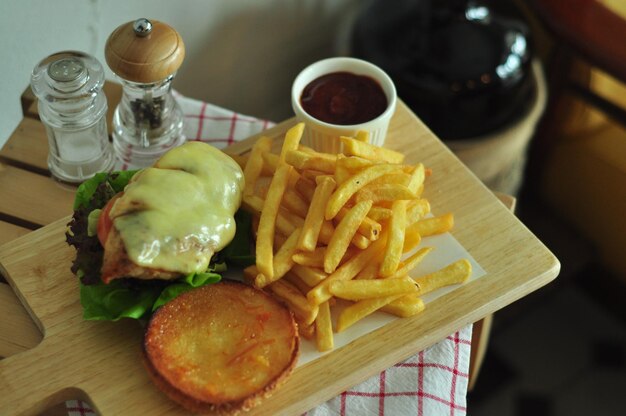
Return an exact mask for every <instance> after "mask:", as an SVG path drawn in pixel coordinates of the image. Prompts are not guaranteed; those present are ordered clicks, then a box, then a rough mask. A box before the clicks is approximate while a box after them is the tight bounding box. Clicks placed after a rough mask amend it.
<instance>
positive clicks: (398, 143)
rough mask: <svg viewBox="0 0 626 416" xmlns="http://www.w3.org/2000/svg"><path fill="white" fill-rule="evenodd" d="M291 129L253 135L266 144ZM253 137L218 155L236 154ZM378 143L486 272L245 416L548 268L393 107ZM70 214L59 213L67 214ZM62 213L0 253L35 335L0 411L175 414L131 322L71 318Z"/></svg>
mask: <svg viewBox="0 0 626 416" xmlns="http://www.w3.org/2000/svg"><path fill="white" fill-rule="evenodd" d="M294 123H295V121H294V120H288V121H286V122H284V123H281V124H279V125H277V126H276V127H274V128H272V129H270V130H267V131H265V132H264V133H263V134H264V135H267V136H270V137H274V138H276V139H277V140H275V146H276V147H277V148H278V147H279V146H280V141H281V140H280V139H281V138H282V137H283V135H284V133H285V131H286V130H287V129H288V128H289V127H290V126H292V125H293V124H294ZM256 138H257V136H255V137H251V138H250V139H248V140H245V141H243V142H240V143H237V144H235V145H234V146H232V147H231V148H229V150H228V151H229V153H236V154H244V153H246V152H247V151H249V150H250V147H251V145H252V144H253V143H254V141H255V140H256ZM386 146H387V147H389V148H392V149H396V150H399V151H401V152H403V153H405V154H406V161H407V162H408V163H417V162H423V163H424V164H425V165H426V166H427V167H430V168H432V169H433V175H432V176H431V177H430V178H429V179H428V183H427V187H426V192H425V196H426V197H427V198H428V200H429V201H430V202H431V206H432V211H433V212H434V213H435V214H437V213H444V212H448V211H452V212H453V213H454V214H455V223H456V225H455V228H454V230H453V235H454V236H455V237H456V238H457V240H458V241H459V242H460V243H461V244H462V245H463V246H464V247H465V248H466V249H467V251H469V253H470V254H471V255H472V256H473V257H474V259H476V260H477V261H478V263H479V264H480V265H481V266H482V267H483V268H484V269H485V270H486V271H487V275H486V276H484V277H482V278H480V279H478V280H475V281H472V282H470V283H468V284H467V285H464V286H462V287H460V288H458V289H457V290H455V291H454V292H452V293H450V294H448V295H445V296H443V297H441V298H439V299H437V300H435V301H433V302H432V303H429V304H428V306H427V308H426V310H425V311H424V312H423V313H422V314H420V315H418V316H416V317H413V318H405V319H397V320H395V321H393V322H391V323H389V324H387V325H386V326H384V327H382V328H380V329H378V330H376V331H374V332H372V333H370V334H368V335H366V336H363V337H361V338H359V339H356V340H355V341H353V342H352V343H350V344H349V345H347V346H345V347H343V348H340V349H336V350H334V351H332V352H331V353H329V354H327V355H325V356H323V357H322V358H320V359H318V360H315V361H313V362H311V363H308V364H306V365H304V366H302V367H299V368H297V369H296V370H295V372H294V374H293V375H292V377H291V378H290V379H289V380H288V381H287V383H286V384H285V385H284V386H283V387H282V388H281V389H279V390H278V391H277V392H276V393H275V394H274V396H273V397H272V399H270V400H266V401H265V402H263V403H262V404H261V406H259V407H257V408H255V409H253V411H251V412H250V414H254V415H277V414H290V415H291V414H301V413H302V412H304V411H306V410H308V409H310V408H312V407H314V406H315V405H317V404H319V403H321V402H323V401H325V400H328V399H330V398H331V397H334V396H335V395H337V394H339V393H341V392H342V391H344V390H346V389H347V388H349V387H351V386H353V385H355V384H357V383H359V382H361V381H363V380H364V379H366V378H367V377H369V376H371V375H373V374H375V373H378V372H380V371H382V370H383V369H385V368H388V367H390V366H391V365H393V364H395V363H397V362H399V361H401V360H403V359H405V358H407V357H409V356H410V355H412V354H415V353H416V352H418V351H420V350H422V349H424V348H426V347H428V346H430V345H432V344H433V343H435V342H437V341H439V340H440V339H443V338H444V337H446V336H448V335H449V334H450V333H452V332H454V331H455V330H458V329H459V328H461V327H463V326H464V325H467V324H470V323H473V322H475V321H477V320H479V319H481V318H483V317H484V316H486V315H488V314H490V313H492V312H494V311H496V310H498V309H500V308H502V307H504V306H506V305H508V304H509V303H511V302H513V301H515V300H516V299H518V298H520V297H523V296H525V295H527V294H528V293H530V292H532V291H534V290H536V289H538V288H539V287H541V286H543V285H545V284H546V283H548V282H549V281H551V280H552V279H554V278H555V277H556V276H557V274H558V272H559V268H560V265H559V262H558V260H557V259H556V258H555V257H554V255H553V254H552V253H551V252H550V251H549V250H548V249H547V248H546V247H545V246H544V245H543V244H542V243H541V242H540V241H539V240H538V239H537V238H536V237H535V236H534V235H533V234H532V233H531V232H530V231H529V230H528V229H527V228H526V227H525V226H524V225H523V224H522V223H520V222H519V221H518V220H517V219H516V218H515V217H514V216H513V215H512V214H511V213H510V212H509V210H508V209H507V208H506V207H505V206H504V205H503V204H502V203H501V202H500V201H499V200H498V199H497V198H496V197H495V196H494V195H493V194H492V193H491V192H490V191H489V190H488V189H487V188H486V187H485V186H484V185H483V184H482V183H481V182H480V181H479V180H478V179H477V178H476V177H475V176H474V175H473V174H472V173H471V172H470V171H469V170H468V169H467V168H466V167H465V166H464V165H463V164H462V163H461V162H460V161H459V160H458V159H457V158H456V157H455V156H454V155H453V154H452V153H451V152H450V151H449V150H448V149H447V148H446V147H445V146H444V145H443V144H442V143H441V142H440V141H439V140H438V139H437V138H436V137H435V136H434V135H433V134H432V133H431V132H430V131H429V130H428V129H427V128H426V127H425V126H424V125H423V124H422V123H421V122H420V121H419V119H418V118H417V117H416V116H415V115H414V114H413V113H412V112H411V111H410V110H409V109H408V108H407V107H406V106H405V105H404V104H403V103H399V105H398V109H397V111H396V114H395V116H394V118H393V119H392V122H391V126H390V129H389V133H388V138H387V143H386ZM68 214H70V212H68ZM68 220H69V217H66V218H63V219H61V220H59V221H56V222H54V223H52V224H50V225H48V226H46V227H44V228H42V229H40V230H37V231H35V232H33V233H30V234H27V235H25V236H22V237H20V238H18V239H16V240H14V241H12V242H11V243H9V244H5V245H3V246H2V247H0V272H1V273H2V274H3V275H4V277H5V278H6V280H7V281H8V282H9V283H10V284H11V285H12V286H13V288H14V290H15V291H16V293H17V295H18V297H19V298H20V300H21V301H22V302H23V303H24V305H25V307H26V309H27V310H28V312H29V313H30V315H31V316H32V317H33V319H34V320H35V322H36V323H37V325H38V326H39V328H40V329H41V331H42V333H43V340H42V341H41V343H40V344H39V345H37V346H36V347H34V348H33V349H31V350H28V351H25V352H22V353H19V354H16V355H14V356H11V357H9V358H6V359H4V360H2V361H0V392H2V394H1V395H0V414H3V415H4V414H15V415H34V414H38V413H40V412H42V411H44V410H45V409H46V408H47V407H50V406H51V405H54V404H56V403H58V402H60V401H61V400H66V399H76V398H79V399H83V400H85V401H87V402H88V403H90V404H91V405H92V406H93V407H94V409H96V410H97V412H98V413H99V414H101V415H104V416H107V415H121V414H144V415H151V416H156V415H176V414H181V415H182V414H185V412H184V411H183V410H182V408H180V407H178V406H177V405H176V404H175V403H173V402H171V401H170V400H168V399H167V398H166V397H165V396H164V395H163V394H161V393H160V392H159V391H158V390H157V389H156V388H155V387H154V386H153V384H152V382H151V381H150V380H149V379H148V376H147V375H146V372H145V371H144V369H143V367H142V364H141V361H140V351H141V342H142V335H143V332H142V328H141V327H140V325H139V324H138V323H137V322H135V321H130V320H127V321H120V322H92V321H84V320H83V319H82V310H81V306H80V303H79V291H78V281H77V279H76V278H75V277H74V276H73V275H72V273H71V272H70V270H69V269H70V264H71V259H72V258H73V256H74V250H73V249H72V248H70V247H68V246H67V245H66V244H65V241H64V232H65V224H66V223H67V222H68Z"/></svg>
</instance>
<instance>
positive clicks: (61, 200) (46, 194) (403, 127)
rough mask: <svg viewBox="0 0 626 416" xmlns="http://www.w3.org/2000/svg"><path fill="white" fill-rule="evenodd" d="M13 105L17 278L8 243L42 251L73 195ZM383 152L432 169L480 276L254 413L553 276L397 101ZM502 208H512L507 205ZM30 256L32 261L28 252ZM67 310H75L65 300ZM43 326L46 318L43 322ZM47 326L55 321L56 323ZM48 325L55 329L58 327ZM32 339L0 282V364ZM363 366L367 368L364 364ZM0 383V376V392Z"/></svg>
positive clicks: (11, 213)
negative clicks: (380, 347) (380, 346)
mask: <svg viewBox="0 0 626 416" xmlns="http://www.w3.org/2000/svg"><path fill="white" fill-rule="evenodd" d="M105 91H106V93H107V96H108V98H109V101H110V103H111V104H110V106H109V107H110V112H111V111H112V109H113V108H114V106H115V104H114V103H116V102H117V101H118V100H119V96H120V89H119V86H117V85H115V84H107V86H106V88H105ZM22 100H23V101H22V103H23V108H24V115H25V117H24V119H23V120H22V121H21V123H20V125H19V126H18V128H17V129H16V131H15V132H14V133H13V135H12V136H11V137H10V139H9V141H8V142H7V144H6V145H5V146H4V147H3V148H2V149H1V150H0V158H1V159H0V245H1V244H2V243H7V242H9V244H5V245H1V247H0V263H2V265H3V266H6V270H8V271H9V272H11V271H13V272H16V271H22V272H23V271H24V270H26V269H27V268H28V264H26V263H25V261H24V260H21V259H19V258H18V259H16V253H18V251H19V250H20V248H19V246H24V245H26V244H27V243H29V237H30V235H32V234H29V235H28V236H26V237H24V238H21V239H19V240H17V241H16V243H15V244H13V243H10V242H11V241H13V239H14V238H16V237H19V236H22V235H25V234H27V233H29V231H31V230H34V229H37V228H40V227H42V226H46V225H48V224H52V225H50V226H49V227H45V228H44V229H43V230H42V231H41V232H38V233H36V236H35V237H33V240H32V241H39V242H40V243H42V245H47V244H48V243H47V241H46V239H45V238H44V237H45V236H46V233H47V232H48V231H46V230H52V231H54V232H55V234H54V235H55V236H56V234H58V231H59V230H61V231H62V222H63V220H65V221H66V220H67V216H68V215H69V214H71V212H72V209H71V206H72V201H73V197H74V188H73V187H71V186H67V185H62V184H59V183H58V182H55V181H53V180H52V179H50V178H49V176H48V171H47V166H46V157H47V149H48V148H47V139H46V136H45V131H44V128H43V126H42V124H41V123H40V122H39V121H38V119H37V112H36V109H35V108H34V99H33V98H32V96H30V95H29V94H28V93H26V94H25V95H24V97H22ZM293 123H294V121H293V120H287V121H286V122H284V123H281V124H279V125H277V126H276V127H274V128H272V129H270V130H269V131H267V132H266V133H265V134H267V135H269V136H270V137H282V134H283V133H284V131H285V129H286V128H287V127H288V126H290V125H292V124H293ZM110 125H111V122H110V119H109V126H110ZM253 140H255V138H251V139H250V140H246V141H243V142H239V143H237V144H235V145H234V146H233V147H232V148H231V149H232V150H231V151H232V152H233V153H244V152H246V151H247V150H248V149H249V148H250V146H251V143H252V141H253ZM386 145H387V146H388V147H391V148H395V149H398V150H401V151H403V152H404V153H405V154H406V155H407V160H408V161H409V162H413V163H415V162H416V161H421V160H424V161H427V162H428V164H429V165H430V166H433V167H434V168H435V170H436V172H437V174H436V175H435V177H434V179H433V182H432V184H433V187H432V190H430V191H429V192H430V193H431V195H430V197H429V200H431V203H432V206H433V211H434V212H442V211H443V210H446V211H448V210H450V211H453V212H454V213H455V217H456V222H457V228H458V231H455V233H454V235H455V237H456V238H457V239H458V240H459V241H460V242H461V244H462V245H463V246H464V247H465V248H466V249H467V250H468V251H469V252H470V253H471V254H472V255H473V256H474V258H476V259H477V260H478V261H479V263H480V264H481V265H482V266H483V267H484V268H485V269H486V270H487V272H488V275H487V276H485V277H483V278H481V279H478V280H476V281H474V282H471V284H467V285H465V286H463V287H461V288H459V289H457V290H456V291H455V292H453V293H452V294H450V295H447V296H444V297H442V298H440V299H438V300H437V301H434V302H433V303H432V305H431V304H429V307H428V308H427V309H426V311H425V312H424V313H423V317H422V318H420V319H421V321H417V320H414V319H413V318H407V319H402V320H397V321H396V322H394V323H391V324H388V325H386V326H385V327H383V328H381V329H379V330H377V331H375V332H373V333H372V334H370V335H367V336H364V337H362V338H363V339H359V340H357V341H355V343H354V344H355V345H354V347H353V348H352V349H348V348H347V347H346V348H342V349H340V350H338V351H334V352H333V353H332V354H330V355H328V356H326V357H324V359H323V360H320V361H324V365H326V366H327V368H333V370H334V371H330V372H329V371H327V370H326V369H325V368H324V367H323V366H322V365H318V364H315V362H314V363H311V364H314V365H306V366H304V368H303V369H298V370H297V371H296V372H295V373H294V376H293V377H292V379H291V380H290V382H289V383H288V384H287V385H286V386H285V387H284V388H283V389H281V390H280V391H279V392H277V394H276V395H275V397H274V399H273V400H270V401H267V402H266V403H264V405H263V406H262V407H261V409H260V412H261V413H264V414H274V413H275V412H277V411H278V410H282V411H284V412H289V413H298V412H299V413H302V412H303V411H305V410H307V409H308V408H310V407H312V406H314V405H315V404H317V403H319V402H320V401H323V400H326V399H328V398H330V397H332V396H334V395H336V394H337V393H339V392H341V391H343V390H341V389H344V390H345V388H347V387H349V386H351V385H354V384H356V383H358V382H360V381H362V380H363V379H364V378H366V377H367V376H369V375H371V374H374V373H376V372H379V371H381V370H382V369H384V368H387V367H389V366H390V365H392V364H394V363H396V362H398V361H401V360H402V359H404V358H406V357H408V356H409V355H412V354H414V353H416V352H417V351H420V350H422V349H424V348H425V347H427V346H429V345H431V344H433V343H434V342H436V341H438V340H439V339H441V338H443V337H445V336H447V335H448V334H449V333H452V332H454V331H455V330H457V329H459V328H460V327H462V326H464V325H467V324H470V323H472V322H476V321H478V320H480V319H482V318H483V317H485V316H488V315H489V314H491V313H493V312H494V311H496V310H498V309H500V308H502V307H504V306H506V305H508V304H509V303H511V302H513V301H515V300H516V299H518V298H520V297H523V296H525V295H526V294H528V293H530V292H532V291H534V290H536V289H538V288H539V287H541V286H543V285H545V284H547V283H548V282H550V281H551V280H552V279H554V278H555V277H556V276H557V274H558V271H559V267H560V266H559V263H558V260H557V259H556V258H555V257H554V256H553V255H552V254H551V253H550V251H549V250H548V249H547V248H546V247H545V246H543V245H542V244H541V242H539V241H538V240H537V239H536V238H535V237H534V236H533V235H532V234H531V233H530V232H529V231H528V230H527V229H526V228H525V227H524V226H523V225H522V224H521V223H520V222H519V221H518V220H517V219H516V218H515V217H514V216H513V215H512V214H511V213H510V212H509V210H508V209H507V207H506V206H505V205H503V204H501V203H500V202H499V201H498V199H496V198H495V197H494V195H493V194H492V193H491V192H490V191H489V190H488V189H487V188H486V187H484V185H482V184H481V183H480V182H479V181H478V180H477V179H476V178H475V177H474V176H473V175H472V174H471V173H469V171H468V170H467V168H465V167H464V166H463V165H462V164H461V163H460V162H459V161H458V159H456V158H455V156H454V155H453V154H452V153H451V152H450V151H449V150H448V149H447V148H445V147H444V146H443V145H442V144H441V142H440V141H439V140H438V139H436V138H435V137H434V136H433V135H432V133H431V132H430V131H429V130H428V129H427V128H425V126H423V124H421V122H420V121H419V120H418V119H417V118H416V117H415V116H414V115H413V114H412V113H411V112H410V111H409V110H408V109H407V108H406V107H405V106H404V104H402V103H400V104H399V107H398V111H397V112H396V115H395V116H394V118H393V119H392V122H391V126H390V130H389V138H388V141H387V144H386ZM505 200H506V198H505ZM508 202H509V203H511V202H512V201H511V200H510V199H509V200H508ZM509 208H510V207H509ZM59 219H61V221H59ZM457 228H455V230H456V229H457ZM57 237H58V236H56V237H55V238H57ZM50 244H53V243H50ZM54 244H58V243H54ZM14 246H15V247H14ZM65 252H67V250H65ZM65 252H64V253H65ZM29 255H30V256H34V254H33V253H30V254H29ZM47 256H48V257H51V256H49V255H47ZM35 257H36V256H35ZM44 257H46V256H44ZM37 261H39V260H37ZM42 261H43V260H42ZM57 266H58V265H57ZM64 266H65V265H64ZM37 267H40V266H37ZM67 267H69V264H68V265H67ZM0 270H3V268H2V267H0ZM16 277H17V276H16ZM13 283H14V284H15V283H16V282H15V281H14V282H13ZM18 292H19V291H18ZM72 302H74V303H75V301H74V300H72ZM43 312H44V313H45V312H46V311H45V310H44V311H43ZM34 314H36V312H34ZM7 317H10V319H7ZM38 318H39V317H38ZM49 318H52V317H50V316H48V317H46V319H49ZM56 319H57V321H58V316H57V317H56ZM38 321H39V323H40V325H41V326H42V327H45V326H46V323H45V322H43V323H42V321H41V320H39V319H38ZM57 321H55V322H54V324H55V325H57V326H59V323H58V322H57ZM75 325H78V323H75ZM62 326H63V327H66V326H67V325H66V324H63V325H62ZM46 336H48V334H46ZM41 339H42V335H41V332H40V331H39V329H38V327H37V326H36V325H35V324H34V323H33V322H32V320H31V318H30V316H29V314H28V313H27V312H26V310H25V309H24V308H23V307H22V305H21V301H20V300H18V298H17V297H16V296H15V294H14V293H13V291H12V290H11V288H10V287H9V286H8V285H7V283H6V281H3V282H1V283H0V357H8V356H11V355H14V354H17V353H19V352H23V351H25V350H28V349H31V348H33V347H34V346H35V345H37V344H38V343H39V342H40V340H41ZM380 339H385V340H386V342H387V347H388V348H389V350H388V351H387V353H386V354H384V355H380V354H372V350H371V347H368V345H373V344H371V341H373V340H380ZM351 345H352V344H351ZM33 351H34V350H33ZM29 353H30V351H29ZM35 355H36V354H35ZM35 355H33V356H35ZM13 362H15V360H14V361H13ZM363 362H367V363H368V365H367V366H363V365H362V363H363ZM1 364H2V361H0V365H1ZM34 374H35V373H33V377H35V376H34ZM2 378H3V377H2V375H1V374H0V385H1V384H2ZM338 389H339V390H338ZM313 392H314V393H315V394H312V393H313ZM69 393H70V395H71V394H77V392H69ZM67 394H68V392H60V393H59V394H58V395H55V396H54V399H55V400H57V401H58V400H61V399H67V398H76V397H66V396H67ZM294 401H295V402H294ZM54 403H55V402H53V401H50V400H49V401H48V402H47V404H48V405H50V404H54ZM99 405H101V406H104V407H106V406H108V407H109V409H108V410H109V411H110V410H111V409H112V407H111V406H113V407H114V406H116V405H118V404H116V403H106V404H105V403H103V402H100V403H99ZM39 410H41V409H39ZM112 414H115V413H112Z"/></svg>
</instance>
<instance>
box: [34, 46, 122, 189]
mask: <svg viewBox="0 0 626 416" xmlns="http://www.w3.org/2000/svg"><path fill="white" fill-rule="evenodd" d="M103 85H104V71H103V68H102V65H100V63H99V62H98V61H97V60H96V59H95V58H93V57H91V56H89V55H87V54H84V53H81V52H73V51H70V52H60V53H57V54H54V55H51V56H49V57H48V58H45V59H44V60H43V61H42V62H40V64H39V65H38V66H37V67H36V68H35V69H34V71H33V74H32V76H31V87H32V89H33V91H34V92H35V95H37V98H38V99H39V101H38V110H39V116H40V119H41V121H42V123H43V124H44V126H45V127H46V133H47V136H48V149H49V150H48V168H49V169H50V173H51V174H52V175H53V177H55V178H56V179H59V180H61V181H63V182H69V183H80V182H83V181H84V180H86V179H89V178H91V177H92V176H94V175H95V174H96V173H98V172H108V171H110V170H111V169H112V168H113V164H114V158H113V153H112V151H111V145H110V143H109V137H108V134H107V125H106V112H107V100H106V97H105V95H104V92H103V91H102V86H103Z"/></svg>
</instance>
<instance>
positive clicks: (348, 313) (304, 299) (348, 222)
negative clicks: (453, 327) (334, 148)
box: [238, 123, 471, 351]
mask: <svg viewBox="0 0 626 416" xmlns="http://www.w3.org/2000/svg"><path fill="white" fill-rule="evenodd" d="M303 133H304V125H303V124H302V123H300V124H296V125H295V126H294V127H292V128H290V129H289V130H288V131H287V133H286V136H285V139H284V141H283V145H282V148H281V150H280V152H279V153H278V154H275V153H271V147H272V146H271V144H272V140H271V139H269V138H267V137H261V138H260V139H259V140H258V141H257V142H256V143H255V145H254V146H253V148H252V151H251V152H250V154H249V155H246V157H240V158H238V163H240V164H241V165H242V167H243V170H244V176H245V179H246V188H245V189H244V195H243V203H242V207H243V208H244V209H246V210H247V211H249V212H250V213H251V214H252V215H253V216H254V218H253V224H255V226H256V256H257V260H256V265H254V266H250V267H248V268H246V269H245V270H244V278H245V279H246V281H248V282H249V283H250V284H253V285H255V286H256V287H258V288H262V289H264V290H267V291H268V292H269V293H271V294H272V295H273V296H275V297H277V298H278V299H280V300H281V301H283V302H284V303H285V304H286V305H287V306H288V307H289V308H290V309H291V310H292V312H293V313H294V316H295V318H296V320H297V322H298V324H299V331H300V334H301V335H302V337H303V338H306V339H311V340H314V341H315V343H316V346H317V349H318V350H319V351H328V350H331V349H333V346H334V340H333V333H334V332H341V331H344V330H345V329H346V328H349V327H351V326H352V325H354V324H355V323H357V322H358V321H359V320H361V319H363V318H365V317H366V316H368V315H370V314H372V313H373V312H375V311H378V310H380V311H382V312H385V313H389V314H392V315H395V316H398V317H410V316H415V315H417V314H419V313H420V312H421V311H422V310H424V308H425V305H424V302H423V300H422V299H421V296H422V295H424V294H426V293H429V292H432V291H434V290H437V289H439V288H441V287H444V286H448V285H456V284H461V283H464V282H465V281H467V279H468V278H469V277H470V276H471V264H470V263H469V261H467V260H465V259H462V260H458V261H455V262H453V263H451V264H450V265H448V266H446V267H444V268H443V269H441V270H437V271H435V272H433V273H429V274H423V273H421V275H420V272H419V270H420V264H421V263H422V261H423V259H424V258H425V257H426V256H428V255H429V253H430V252H431V251H432V248H430V247H421V248H418V246H419V245H420V243H421V242H422V237H427V236H430V235H435V234H440V233H445V232H448V231H449V230H450V229H451V228H452V227H453V225H454V217H453V216H452V214H451V213H448V214H444V215H439V216H428V215H427V214H429V213H430V204H429V202H428V200H427V199H425V198H424V197H422V193H423V191H424V188H425V186H426V185H427V182H428V177H429V176H430V175H431V174H432V171H431V170H430V169H428V168H426V167H425V166H424V165H423V164H421V163H418V164H416V165H406V164H403V163H404V156H403V155H402V154H400V153H398V152H395V151H393V150H389V149H385V148H380V147H377V146H373V145H371V144H369V133H368V132H365V131H360V132H358V134H357V137H355V138H352V137H341V138H340V140H341V142H342V144H343V148H344V153H343V154H338V155H334V154H325V153H320V152H317V151H315V150H313V149H311V148H308V147H306V146H303V145H301V144H300V139H301V137H302V135H303ZM416 276H417V277H416ZM346 304H347V305H346ZM333 317H334V318H335V320H333ZM333 322H334V323H335V324H334V325H333Z"/></svg>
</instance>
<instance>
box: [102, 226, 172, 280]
mask: <svg viewBox="0 0 626 416" xmlns="http://www.w3.org/2000/svg"><path fill="white" fill-rule="evenodd" d="M101 273H102V275H101V278H102V281H103V282H104V283H109V282H110V281H112V280H114V279H123V278H126V277H133V278H135V279H143V280H150V279H161V280H173V279H177V278H179V277H181V274H180V273H176V272H170V271H167V270H161V269H151V268H148V267H142V266H139V265H137V264H135V263H133V262H132V260H131V259H130V258H129V257H128V254H127V253H126V249H125V248H124V242H123V241H122V237H121V236H120V233H119V231H117V230H116V229H115V227H111V230H110V231H109V235H108V237H107V240H106V244H105V246H104V258H103V260H102V272H101Z"/></svg>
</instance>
